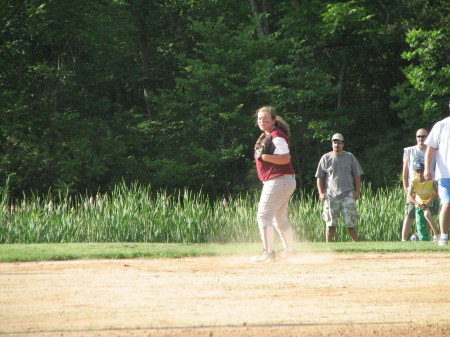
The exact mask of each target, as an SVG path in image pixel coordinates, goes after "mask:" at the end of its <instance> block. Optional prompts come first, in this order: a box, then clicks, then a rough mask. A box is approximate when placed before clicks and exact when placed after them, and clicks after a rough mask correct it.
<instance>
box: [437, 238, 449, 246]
mask: <svg viewBox="0 0 450 337" xmlns="http://www.w3.org/2000/svg"><path fill="white" fill-rule="evenodd" d="M438 245H439V246H448V239H439V243H438Z"/></svg>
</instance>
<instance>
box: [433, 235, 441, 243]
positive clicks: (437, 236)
mask: <svg viewBox="0 0 450 337" xmlns="http://www.w3.org/2000/svg"><path fill="white" fill-rule="evenodd" d="M440 237H441V235H440V234H438V235H433V241H434V242H438V241H439V239H440Z"/></svg>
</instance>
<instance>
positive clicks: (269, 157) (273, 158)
mask: <svg viewBox="0 0 450 337" xmlns="http://www.w3.org/2000/svg"><path fill="white" fill-rule="evenodd" d="M261 159H262V160H263V161H266V162H268V163H272V164H277V165H284V164H289V162H290V161H291V155H290V154H289V153H285V154H267V153H265V154H263V155H262V156H261Z"/></svg>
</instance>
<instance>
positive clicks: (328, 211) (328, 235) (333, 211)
mask: <svg viewBox="0 0 450 337" xmlns="http://www.w3.org/2000/svg"><path fill="white" fill-rule="evenodd" d="M340 212H341V211H340V203H339V200H336V199H331V198H329V199H326V200H325V201H324V203H323V213H322V217H323V220H325V225H326V231H325V242H327V243H329V242H331V241H332V240H333V237H334V234H335V233H336V227H337V224H338V220H339V216H340Z"/></svg>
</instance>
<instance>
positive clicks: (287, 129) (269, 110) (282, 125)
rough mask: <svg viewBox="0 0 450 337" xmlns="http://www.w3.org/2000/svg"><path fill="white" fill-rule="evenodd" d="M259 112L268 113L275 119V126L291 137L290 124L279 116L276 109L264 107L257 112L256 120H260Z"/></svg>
mask: <svg viewBox="0 0 450 337" xmlns="http://www.w3.org/2000/svg"><path fill="white" fill-rule="evenodd" d="M258 112H266V113H268V114H269V115H270V118H272V119H275V120H276V122H275V126H278V127H279V128H280V129H282V130H283V131H284V132H285V133H286V135H287V136H288V137H289V136H290V135H291V128H290V127H289V124H288V123H286V121H285V120H284V119H283V118H281V117H280V116H278V115H277V113H276V111H275V108H273V107H271V106H270V105H266V106H263V107H261V108H259V109H258V110H256V114H255V116H256V118H258Z"/></svg>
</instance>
